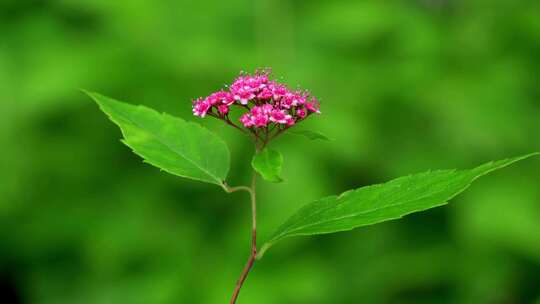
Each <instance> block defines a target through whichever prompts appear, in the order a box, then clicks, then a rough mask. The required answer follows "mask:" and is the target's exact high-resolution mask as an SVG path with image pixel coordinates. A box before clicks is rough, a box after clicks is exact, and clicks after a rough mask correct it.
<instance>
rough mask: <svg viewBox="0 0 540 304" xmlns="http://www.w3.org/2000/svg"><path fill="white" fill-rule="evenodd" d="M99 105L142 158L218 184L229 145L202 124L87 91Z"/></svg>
mask: <svg viewBox="0 0 540 304" xmlns="http://www.w3.org/2000/svg"><path fill="white" fill-rule="evenodd" d="M87 94H88V95H89V96H90V97H92V98H93V99H94V100H95V101H96V102H97V104H98V105H99V107H100V109H101V110H102V111H103V112H105V114H107V116H109V118H110V119H111V120H112V121H113V122H114V123H115V124H117V125H118V126H119V127H120V129H121V130H122V134H123V135H124V139H123V142H124V143H125V144H126V145H127V146H129V147H130V148H131V149H133V152H135V154H137V155H139V156H141V157H142V158H143V159H144V161H145V162H147V163H149V164H151V165H153V166H156V167H158V168H160V169H162V170H163V171H166V172H168V173H171V174H174V175H177V176H181V177H186V178H191V179H195V180H199V181H203V182H207V183H212V184H217V185H222V184H223V181H224V180H225V178H226V177H227V173H228V171H229V159H230V155H229V149H228V148H227V145H226V144H225V142H223V140H221V139H220V138H219V137H217V136H216V135H215V134H213V133H211V132H210V131H208V130H207V129H205V128H203V127H202V126H200V125H198V124H196V123H192V122H186V121H184V120H182V119H180V118H177V117H174V116H171V115H168V114H166V113H163V114H160V113H158V112H156V111H154V110H152V109H150V108H147V107H144V106H134V105H130V104H127V103H123V102H120V101H116V100H114V99H111V98H109V97H106V96H103V95H100V94H97V93H90V92H87Z"/></svg>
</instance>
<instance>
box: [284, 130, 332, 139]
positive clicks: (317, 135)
mask: <svg viewBox="0 0 540 304" xmlns="http://www.w3.org/2000/svg"><path fill="white" fill-rule="evenodd" d="M289 132H290V133H291V134H295V135H300V136H304V137H306V138H308V139H311V140H317V139H319V140H325V141H332V139H331V138H329V137H328V136H326V135H324V134H322V133H321V132H317V131H311V130H294V129H292V130H289Z"/></svg>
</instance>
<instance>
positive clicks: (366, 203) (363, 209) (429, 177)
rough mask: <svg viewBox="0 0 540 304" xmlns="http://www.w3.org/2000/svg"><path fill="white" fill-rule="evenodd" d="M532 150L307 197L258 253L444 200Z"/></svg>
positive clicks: (401, 215)
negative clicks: (290, 240)
mask: <svg viewBox="0 0 540 304" xmlns="http://www.w3.org/2000/svg"><path fill="white" fill-rule="evenodd" d="M539 154H540V153H533V154H529V155H525V156H520V157H516V158H511V159H506V160H500V161H496V162H490V163H487V164H484V165H481V166H479V167H476V168H474V169H471V170H441V171H429V172H425V173H420V174H415V175H409V176H405V177H400V178H397V179H394V180H392V181H389V182H387V183H385V184H379V185H373V186H367V187H362V188H359V189H356V190H350V191H346V192H344V193H342V194H341V195H339V196H335V195H334V196H329V197H325V198H322V199H320V200H317V201H315V202H312V203H310V204H308V205H306V206H304V207H303V208H301V209H300V210H299V211H298V212H297V213H296V214H294V215H293V216H292V217H290V218H289V219H288V220H287V221H286V222H285V223H284V224H283V225H281V227H279V228H278V229H277V231H276V232H275V233H274V234H273V235H272V236H271V238H270V240H269V241H267V242H266V243H265V244H264V245H263V247H262V248H261V250H260V252H259V254H258V258H261V257H262V256H263V254H264V252H265V251H266V250H268V248H270V246H272V245H273V244H275V243H276V242H278V241H279V240H281V239H284V238H286V237H291V236H299V235H313V234H325V233H332V232H339V231H346V230H351V229H353V228H357V227H361V226H366V225H372V224H376V223H380V222H384V221H388V220H393V219H398V218H401V217H403V216H405V215H407V214H410V213H413V212H418V211H423V210H426V209H430V208H433V207H437V206H441V205H445V204H446V203H447V202H448V201H449V200H450V199H452V198H453V197H455V196H456V195H458V194H460V193H461V192H463V191H464V190H465V189H467V188H468V187H469V185H470V184H471V183H472V182H473V181H475V180H476V179H477V178H479V177H481V176H483V175H486V174H488V173H490V172H492V171H495V170H497V169H501V168H503V167H506V166H508V165H510V164H512V163H514V162H517V161H520V160H523V159H526V158H528V157H531V156H533V155H539Z"/></svg>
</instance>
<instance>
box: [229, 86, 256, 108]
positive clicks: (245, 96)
mask: <svg viewBox="0 0 540 304" xmlns="http://www.w3.org/2000/svg"><path fill="white" fill-rule="evenodd" d="M233 96H234V99H236V100H238V101H240V103H241V104H243V105H247V104H248V102H249V101H250V100H252V99H253V98H255V94H253V93H252V92H251V91H249V90H245V89H239V90H237V91H235V92H233Z"/></svg>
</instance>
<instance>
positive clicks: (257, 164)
mask: <svg viewBox="0 0 540 304" xmlns="http://www.w3.org/2000/svg"><path fill="white" fill-rule="evenodd" d="M282 164H283V156H282V155H281V153H279V152H278V151H275V150H272V149H268V148H265V149H264V150H262V151H261V152H259V153H257V154H255V155H254V156H253V159H252V160H251V166H252V167H253V169H254V170H255V171H257V172H258V173H259V174H260V175H261V176H262V177H263V178H264V179H265V180H267V181H269V182H273V183H279V182H282V181H283V179H281V177H280V174H281V166H282Z"/></svg>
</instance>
